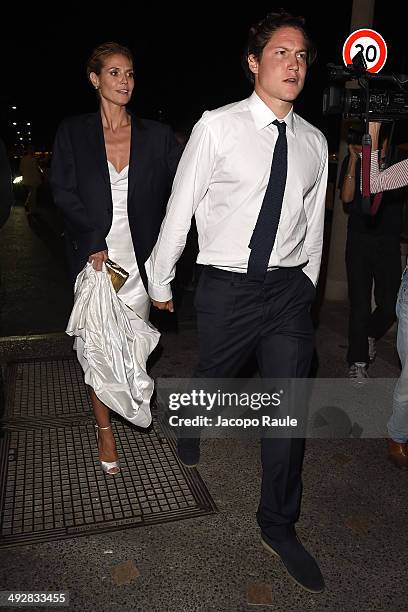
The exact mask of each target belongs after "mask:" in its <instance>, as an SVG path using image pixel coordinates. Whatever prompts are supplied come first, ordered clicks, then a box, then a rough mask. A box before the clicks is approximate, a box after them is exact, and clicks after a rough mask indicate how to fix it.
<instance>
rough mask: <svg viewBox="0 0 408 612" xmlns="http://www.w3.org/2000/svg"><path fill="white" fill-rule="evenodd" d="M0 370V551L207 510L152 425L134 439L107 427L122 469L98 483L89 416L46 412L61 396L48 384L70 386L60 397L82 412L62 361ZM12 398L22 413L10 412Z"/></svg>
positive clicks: (132, 432) (192, 475)
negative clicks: (2, 390) (0, 377)
mask: <svg viewBox="0 0 408 612" xmlns="http://www.w3.org/2000/svg"><path fill="white" fill-rule="evenodd" d="M74 363H75V362H74ZM64 364H66V366H67V368H66V369H65V368H64ZM9 367H10V369H11V372H9V376H8V390H7V408H6V418H5V420H4V422H3V427H4V430H3V438H2V439H1V441H0V479H1V480H0V482H1V483H2V488H1V490H0V547H8V546H15V545H16V544H28V543H34V542H41V541H49V540H57V539H62V538H69V537H74V536H77V535H82V534H90V533H97V532H101V531H113V530H116V529H123V528H125V527H136V526H142V525H150V524H154V523H162V522H167V521H173V520H180V519H185V518H192V517H195V516H203V515H206V514H211V513H213V512H215V511H216V506H215V504H214V502H213V500H212V498H211V496H210V494H209V492H208V490H207V488H206V487H205V485H204V483H203V481H202V480H201V478H200V476H199V474H198V472H197V471H196V470H189V469H186V468H184V467H183V466H182V465H181V464H180V463H179V462H178V460H177V458H176V455H175V445H174V440H173V438H172V435H171V433H170V432H168V431H167V430H166V429H165V428H164V427H162V426H161V425H160V424H159V423H158V422H157V421H154V424H153V427H152V428H151V429H150V430H149V431H142V430H140V429H137V428H135V427H132V426H131V425H130V424H128V423H126V422H122V421H120V420H114V421H113V426H114V430H115V437H116V440H117V445H118V452H119V457H120V461H121V467H122V470H121V472H120V473H119V474H117V475H115V476H114V477H112V476H105V475H104V474H103V472H102V470H101V467H100V464H99V461H98V458H97V457H98V456H97V443H96V437H95V428H94V424H93V421H92V417H91V413H90V412H88V413H87V416H86V418H85V417H84V415H81V414H79V413H78V412H74V410H73V409H72V407H71V414H69V413H68V414H64V415H62V413H61V410H60V408H59V404H58V406H56V405H55V404H54V403H53V402H54V400H57V399H60V398H62V396H63V395H62V394H63V391H61V390H58V389H55V385H56V384H59V381H63V383H64V385H65V386H62V389H64V388H65V387H66V386H68V387H69V381H71V383H70V384H71V387H69V389H68V391H69V392H70V393H69V397H73V398H74V399H75V397H76V395H77V394H78V398H79V401H78V403H77V404H76V405H77V406H79V407H85V408H87V397H86V390H85V396H84V389H85V387H84V383H83V380H82V377H80V378H79V379H78V377H77V376H76V375H73V372H76V365H75V366H74V367H73V365H72V362H71V360H61V361H60V362H56V361H50V362H42V364H41V363H39V362H35V367H33V362H25V363H18V364H12V365H11V366H9ZM13 370H14V371H13ZM50 373H51V374H50ZM48 374H50V375H49V376H48ZM56 374H57V375H56ZM36 375H39V377H40V380H41V385H38V384H37V378H36ZM13 381H14V384H13ZM67 381H68V382H67ZM10 385H11V386H10ZM27 385H28V387H29V389H28V391H29V392H30V391H34V392H35V393H36V395H35V397H36V400H35V407H34V410H33V412H34V414H32V413H30V411H29V401H27V400H26V399H25V398H26V396H27V393H26V386H27ZM28 397H29V395H28ZM84 397H85V398H86V405H85V406H84ZM16 398H21V399H22V402H23V403H24V405H23V406H21V405H20V406H16V405H15V401H16ZM59 414H61V416H58V415H59ZM7 415H8V416H7ZM23 415H24V418H22V417H23ZM53 415H55V416H53ZM81 418H82V420H81Z"/></svg>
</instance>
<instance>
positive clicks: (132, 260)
mask: <svg viewBox="0 0 408 612" xmlns="http://www.w3.org/2000/svg"><path fill="white" fill-rule="evenodd" d="M108 167H109V175H110V183H111V189H112V201H113V218H112V226H111V228H110V231H109V234H108V235H107V237H106V243H107V245H108V256H109V259H111V260H112V261H114V262H115V263H117V264H119V265H120V266H121V267H122V268H124V269H125V270H126V272H129V278H128V279H127V281H126V283H125V284H124V285H123V287H122V289H120V290H119V292H118V297H120V299H121V300H122V302H124V303H125V304H126V305H127V306H130V308H132V310H134V311H135V312H136V313H137V314H138V315H139V317H142V319H144V320H145V321H147V319H148V318H149V311H150V299H149V296H148V295H147V293H146V290H145V288H144V285H143V282H142V279H141V277H140V273H139V268H138V266H137V263H136V257H135V251H134V248H133V242H132V236H131V234H130V227H129V219H128V210H127V192H128V174H129V166H125V168H123V170H122V171H121V172H117V170H116V168H115V166H114V165H113V164H111V162H110V161H108Z"/></svg>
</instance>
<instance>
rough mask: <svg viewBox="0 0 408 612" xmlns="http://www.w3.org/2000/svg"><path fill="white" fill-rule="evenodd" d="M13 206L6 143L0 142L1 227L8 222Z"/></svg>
mask: <svg viewBox="0 0 408 612" xmlns="http://www.w3.org/2000/svg"><path fill="white" fill-rule="evenodd" d="M13 204H14V196H13V185H12V183H11V169H10V163H9V160H8V157H7V151H6V147H5V146H4V142H3V141H2V140H0V227H2V226H3V225H4V224H5V222H6V221H7V219H8V217H9V214H10V210H11V207H12V205H13Z"/></svg>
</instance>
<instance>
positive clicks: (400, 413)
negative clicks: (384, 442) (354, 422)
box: [388, 267, 408, 443]
mask: <svg viewBox="0 0 408 612" xmlns="http://www.w3.org/2000/svg"><path fill="white" fill-rule="evenodd" d="M397 317H398V334H397V349H398V355H399V358H400V360H401V366H402V371H401V376H400V378H399V380H398V382H397V384H396V386H395V389H394V397H393V402H392V415H391V418H390V420H389V421H388V433H389V434H390V437H391V438H392V439H393V440H394V441H395V442H400V443H404V442H407V441H408V267H407V268H405V270H404V273H403V275H402V281H401V286H400V289H399V293H398V299H397Z"/></svg>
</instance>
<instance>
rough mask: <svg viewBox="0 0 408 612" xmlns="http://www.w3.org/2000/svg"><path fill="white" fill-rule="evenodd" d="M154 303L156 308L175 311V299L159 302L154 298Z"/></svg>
mask: <svg viewBox="0 0 408 612" xmlns="http://www.w3.org/2000/svg"><path fill="white" fill-rule="evenodd" d="M152 304H153V306H154V307H155V308H158V309H159V310H168V311H169V312H174V306H173V300H167V302H158V301H157V300H152Z"/></svg>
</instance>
